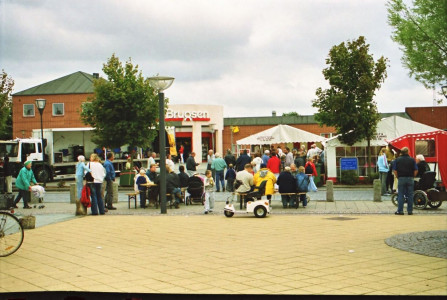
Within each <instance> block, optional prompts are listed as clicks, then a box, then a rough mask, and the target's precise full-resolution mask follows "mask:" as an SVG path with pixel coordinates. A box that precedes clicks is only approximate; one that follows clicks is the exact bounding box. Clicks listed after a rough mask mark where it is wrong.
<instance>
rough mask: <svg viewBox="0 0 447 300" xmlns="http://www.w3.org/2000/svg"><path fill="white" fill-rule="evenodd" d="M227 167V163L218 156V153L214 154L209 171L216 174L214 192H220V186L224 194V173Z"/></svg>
mask: <svg viewBox="0 0 447 300" xmlns="http://www.w3.org/2000/svg"><path fill="white" fill-rule="evenodd" d="M226 167H227V163H226V162H225V160H224V159H223V158H222V157H221V156H220V154H219V153H216V154H215V158H214V159H213V162H212V163H211V170H213V171H215V172H216V192H220V186H222V191H223V192H225V176H224V171H225V168H226Z"/></svg>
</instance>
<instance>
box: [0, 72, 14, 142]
mask: <svg viewBox="0 0 447 300" xmlns="http://www.w3.org/2000/svg"><path fill="white" fill-rule="evenodd" d="M13 87H14V80H13V79H12V78H11V77H10V76H8V74H7V73H6V72H5V70H2V74H1V77H0V139H10V138H12V109H11V106H12V102H11V93H12V89H13Z"/></svg>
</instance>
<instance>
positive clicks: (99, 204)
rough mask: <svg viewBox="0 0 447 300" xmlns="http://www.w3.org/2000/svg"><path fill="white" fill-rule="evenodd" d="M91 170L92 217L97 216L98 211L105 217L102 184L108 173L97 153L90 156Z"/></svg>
mask: <svg viewBox="0 0 447 300" xmlns="http://www.w3.org/2000/svg"><path fill="white" fill-rule="evenodd" d="M89 168H90V170H92V171H91V174H92V176H93V182H89V187H90V189H91V191H92V194H91V197H92V215H97V214H98V211H99V214H100V215H103V214H105V210H104V201H103V199H102V195H101V192H102V182H103V181H104V177H106V172H105V169H104V167H103V166H102V164H101V163H100V160H99V157H98V155H97V154H96V153H93V154H92V155H90V163H89Z"/></svg>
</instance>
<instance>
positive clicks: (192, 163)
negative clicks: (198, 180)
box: [186, 152, 199, 177]
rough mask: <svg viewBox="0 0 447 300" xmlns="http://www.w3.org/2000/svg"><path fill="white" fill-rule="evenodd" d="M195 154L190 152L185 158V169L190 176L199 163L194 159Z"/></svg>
mask: <svg viewBox="0 0 447 300" xmlns="http://www.w3.org/2000/svg"><path fill="white" fill-rule="evenodd" d="M195 156H196V153H195V152H191V155H190V156H188V159H187V160H186V171H187V173H188V175H189V176H190V177H191V176H193V175H194V173H195V172H196V171H197V166H198V165H199V164H198V163H196V160H195V159H194V157H195Z"/></svg>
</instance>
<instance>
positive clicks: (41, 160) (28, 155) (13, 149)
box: [0, 138, 147, 182]
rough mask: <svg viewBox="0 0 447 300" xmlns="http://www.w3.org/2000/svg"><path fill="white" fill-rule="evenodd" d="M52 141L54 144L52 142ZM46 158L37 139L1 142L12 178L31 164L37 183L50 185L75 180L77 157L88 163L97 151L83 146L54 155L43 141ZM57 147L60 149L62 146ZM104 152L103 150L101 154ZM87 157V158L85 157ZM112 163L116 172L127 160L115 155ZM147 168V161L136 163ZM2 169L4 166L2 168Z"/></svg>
mask: <svg viewBox="0 0 447 300" xmlns="http://www.w3.org/2000/svg"><path fill="white" fill-rule="evenodd" d="M50 141H51V140H50ZM44 143H45V144H46V145H45V155H44V156H43V155H42V149H43V147H42V140H41V139H38V138H26V139H20V138H17V139H15V140H8V141H0V158H2V159H3V158H4V156H5V155H6V154H7V155H8V157H9V162H10V165H11V168H12V171H13V177H17V175H18V174H19V171H20V169H21V168H22V167H23V164H24V162H25V161H28V160H29V161H32V162H33V164H32V169H33V171H34V175H35V177H36V180H37V181H38V182H48V181H52V180H55V179H65V178H74V177H75V173H76V164H77V162H78V161H77V157H78V155H81V154H82V155H84V156H85V157H86V160H88V159H89V157H90V154H91V153H93V151H94V150H95V149H85V148H84V146H81V145H76V144H74V145H73V144H72V145H70V146H69V145H64V146H62V147H63V148H61V149H60V150H58V151H54V145H53V143H49V142H48V140H47V139H44ZM58 146H61V145H60V144H59V145H58ZM101 151H102V150H101ZM84 153H85V154H84ZM115 157H116V158H115V160H114V161H113V163H114V167H115V170H116V171H119V170H124V166H125V163H126V161H127V160H126V159H119V157H118V155H117V154H115ZM133 161H134V163H135V162H140V163H141V164H142V166H143V167H146V164H147V159H134V160H133ZM0 167H1V166H0Z"/></svg>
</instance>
